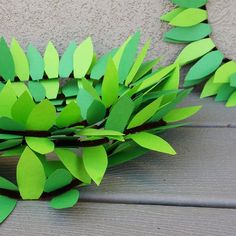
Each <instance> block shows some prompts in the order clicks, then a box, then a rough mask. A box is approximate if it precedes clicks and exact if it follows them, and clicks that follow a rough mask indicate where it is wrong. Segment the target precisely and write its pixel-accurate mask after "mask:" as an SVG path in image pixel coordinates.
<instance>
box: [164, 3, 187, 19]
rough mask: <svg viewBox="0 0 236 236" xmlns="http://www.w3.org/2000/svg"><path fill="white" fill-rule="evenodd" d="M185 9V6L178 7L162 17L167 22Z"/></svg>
mask: <svg viewBox="0 0 236 236" xmlns="http://www.w3.org/2000/svg"><path fill="white" fill-rule="evenodd" d="M184 10H185V8H181V7H177V8H175V9H173V10H172V11H170V12H167V13H166V14H165V15H163V16H161V17H160V19H161V20H163V21H166V22H170V21H171V20H173V19H174V18H175V17H176V16H177V15H179V14H180V13H181V12H182V11H184Z"/></svg>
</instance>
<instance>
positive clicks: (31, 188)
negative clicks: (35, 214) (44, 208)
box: [16, 147, 46, 200]
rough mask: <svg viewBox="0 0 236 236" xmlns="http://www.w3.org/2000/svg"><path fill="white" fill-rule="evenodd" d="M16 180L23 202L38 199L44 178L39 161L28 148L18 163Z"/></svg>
mask: <svg viewBox="0 0 236 236" xmlns="http://www.w3.org/2000/svg"><path fill="white" fill-rule="evenodd" d="M16 178H17V185H18V188H19V191H20V195H21V197H22V198H23V199H24V200H33V199H38V198H40V196H41V194H42V193H43V189H44V184H45V180H46V176H45V173H44V169H43V165H42V163H41V161H40V160H39V159H38V157H37V156H36V154H35V153H34V152H33V151H31V150H30V148H28V147H26V148H25V150H24V152H23V153H22V155H21V157H20V159H19V161H18V164H17V170H16Z"/></svg>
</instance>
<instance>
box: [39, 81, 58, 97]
mask: <svg viewBox="0 0 236 236" xmlns="http://www.w3.org/2000/svg"><path fill="white" fill-rule="evenodd" d="M39 83H41V84H42V85H43V87H44V89H45V91H46V97H47V98H48V99H55V98H57V95H58V92H59V86H60V85H59V80H58V79H50V80H41V81H40V82H39Z"/></svg>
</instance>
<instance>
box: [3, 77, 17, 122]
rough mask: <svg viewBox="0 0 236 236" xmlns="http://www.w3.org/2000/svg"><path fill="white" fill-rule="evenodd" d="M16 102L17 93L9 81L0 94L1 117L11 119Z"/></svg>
mask: <svg viewBox="0 0 236 236" xmlns="http://www.w3.org/2000/svg"><path fill="white" fill-rule="evenodd" d="M16 100H17V98H16V94H15V91H14V89H13V87H12V85H11V82H10V81H8V82H7V84H6V85H5V86H4V87H3V89H2V90H1V92H0V116H5V117H11V109H12V107H13V105H14V104H15V102H16Z"/></svg>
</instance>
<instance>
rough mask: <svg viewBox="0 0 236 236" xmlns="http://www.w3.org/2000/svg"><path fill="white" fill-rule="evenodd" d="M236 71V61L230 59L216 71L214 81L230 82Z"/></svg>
mask: <svg viewBox="0 0 236 236" xmlns="http://www.w3.org/2000/svg"><path fill="white" fill-rule="evenodd" d="M235 73H236V62H234V61H229V62H227V63H225V64H223V65H222V66H221V67H220V68H219V69H218V70H217V71H216V73H215V76H214V83H228V82H229V81H230V76H231V75H233V74H235Z"/></svg>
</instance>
